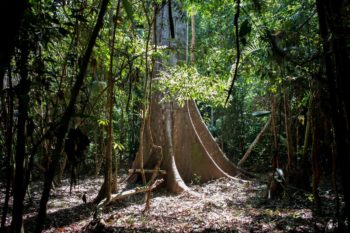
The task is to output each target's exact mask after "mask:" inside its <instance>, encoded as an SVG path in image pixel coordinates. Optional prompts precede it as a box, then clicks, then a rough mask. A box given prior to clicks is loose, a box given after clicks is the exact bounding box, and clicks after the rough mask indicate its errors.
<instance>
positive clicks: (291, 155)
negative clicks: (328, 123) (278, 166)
mask: <svg viewBox="0 0 350 233" xmlns="http://www.w3.org/2000/svg"><path fill="white" fill-rule="evenodd" d="M288 93H289V91H288V90H287V89H286V90H285V92H284V124H285V130H286V137H287V153H288V163H287V171H291V170H292V169H293V166H294V151H295V150H294V143H293V138H292V129H291V122H290V108H289V94H288Z"/></svg>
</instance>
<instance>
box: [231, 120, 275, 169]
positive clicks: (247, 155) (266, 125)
mask: <svg viewBox="0 0 350 233" xmlns="http://www.w3.org/2000/svg"><path fill="white" fill-rule="evenodd" d="M270 123H271V117H270V118H269V119H268V120H267V122H266V123H265V125H264V127H263V128H262V129H261V131H260V132H259V133H258V135H257V136H256V138H255V139H254V141H253V142H252V144H250V146H249V148H248V150H247V151H246V152H245V154H244V155H243V157H242V158H241V160H240V161H239V162H238V164H237V165H238V166H242V164H243V163H244V162H245V161H246V160H247V158H248V157H249V155H250V154H251V153H252V151H253V148H254V147H255V146H256V144H258V142H259V141H260V139H261V137H262V135H263V134H264V133H265V131H266V129H267V127H268V126H269V125H270Z"/></svg>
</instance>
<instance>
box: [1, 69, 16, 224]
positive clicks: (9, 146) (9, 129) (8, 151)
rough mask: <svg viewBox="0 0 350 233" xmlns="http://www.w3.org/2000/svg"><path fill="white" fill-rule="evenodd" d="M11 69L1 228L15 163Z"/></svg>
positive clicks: (6, 119) (4, 220)
mask: <svg viewBox="0 0 350 233" xmlns="http://www.w3.org/2000/svg"><path fill="white" fill-rule="evenodd" d="M10 72H11V71H9V79H8V80H9V81H8V83H9V92H8V94H7V103H8V109H7V110H6V109H4V113H6V117H4V120H5V128H6V129H5V130H6V139H5V144H6V154H7V156H6V162H5V163H6V169H7V180H6V191H5V200H4V207H3V212H2V218H1V228H5V224H6V217H7V212H8V205H9V200H10V189H11V184H12V181H13V171H14V167H13V163H12V162H11V160H12V159H13V158H12V156H13V154H12V153H13V152H12V141H13V93H12V77H11V74H10ZM3 105H4V108H5V106H6V105H5V101H3Z"/></svg>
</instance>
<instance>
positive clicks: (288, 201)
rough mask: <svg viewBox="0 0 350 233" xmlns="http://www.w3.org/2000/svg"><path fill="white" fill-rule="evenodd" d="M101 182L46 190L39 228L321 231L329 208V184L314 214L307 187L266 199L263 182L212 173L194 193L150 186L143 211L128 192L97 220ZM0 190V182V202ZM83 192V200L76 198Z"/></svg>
mask: <svg viewBox="0 0 350 233" xmlns="http://www.w3.org/2000/svg"><path fill="white" fill-rule="evenodd" d="M102 182H103V180H102V178H99V179H92V178H88V179H84V180H80V182H79V184H78V185H77V186H76V187H75V188H74V189H73V191H72V193H71V194H69V180H64V181H63V183H62V186H60V187H58V188H55V190H53V192H52V196H51V199H50V201H49V203H48V221H47V224H46V227H45V231H44V232H46V233H51V232H55V233H63V232H76V233H78V232H324V229H325V225H326V224H327V222H328V223H329V221H330V220H331V219H332V217H333V216H332V212H334V202H335V201H334V195H332V192H331V191H330V190H331V189H328V190H326V189H324V190H323V191H321V192H320V197H321V201H322V206H321V210H320V211H319V213H322V214H315V213H314V212H313V211H312V206H313V205H312V195H311V194H310V193H309V194H305V193H302V192H300V191H298V192H294V193H293V192H288V193H285V194H284V198H281V199H278V200H274V201H271V200H270V201H266V200H265V199H264V192H265V191H266V185H265V184H261V183H259V182H256V181H249V182H243V181H241V180H238V179H237V180H235V179H232V180H231V179H218V180H215V181H211V182H208V183H205V184H202V185H193V184H192V185H190V188H191V190H192V191H194V192H196V193H197V194H198V195H191V194H188V193H183V194H181V195H171V194H169V193H167V192H166V191H164V189H160V190H156V191H154V192H153V198H152V200H151V209H150V210H149V211H148V212H146V213H143V210H144V206H145V205H144V194H137V195H134V196H131V197H128V198H126V199H124V200H122V201H119V202H117V203H114V204H111V205H109V206H108V207H106V208H105V209H104V211H103V213H102V215H101V217H102V220H100V221H94V220H93V213H94V211H95V206H94V204H93V203H92V201H93V198H94V197H95V196H96V195H97V193H98V191H99V189H100V186H101V184H102ZM41 185H42V184H39V183H35V184H34V185H33V186H32V187H31V193H32V198H31V200H30V201H28V202H27V203H26V208H25V217H24V218H25V229H26V232H31V231H33V230H34V228H35V221H36V216H35V215H36V210H37V206H38V204H39V201H40V192H39V190H41V189H39V186H41ZM3 191H4V190H3V189H2V188H1V194H0V200H1V205H2V204H3V203H2V202H3V201H2V200H4V198H3ZM83 193H86V196H87V199H88V200H87V201H88V202H87V203H86V204H85V203H83V201H82V199H81V197H82V195H83ZM1 205H0V207H2V206H1ZM9 222H10V219H8V223H9Z"/></svg>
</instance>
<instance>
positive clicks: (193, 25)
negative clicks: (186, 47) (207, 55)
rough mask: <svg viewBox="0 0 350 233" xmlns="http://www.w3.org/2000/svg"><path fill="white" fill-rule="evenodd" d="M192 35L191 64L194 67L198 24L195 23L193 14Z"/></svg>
mask: <svg viewBox="0 0 350 233" xmlns="http://www.w3.org/2000/svg"><path fill="white" fill-rule="evenodd" d="M191 34H192V40H191V51H190V62H191V64H192V65H194V62H195V52H194V50H195V46H196V22H195V15H194V13H193V12H192V16H191Z"/></svg>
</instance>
